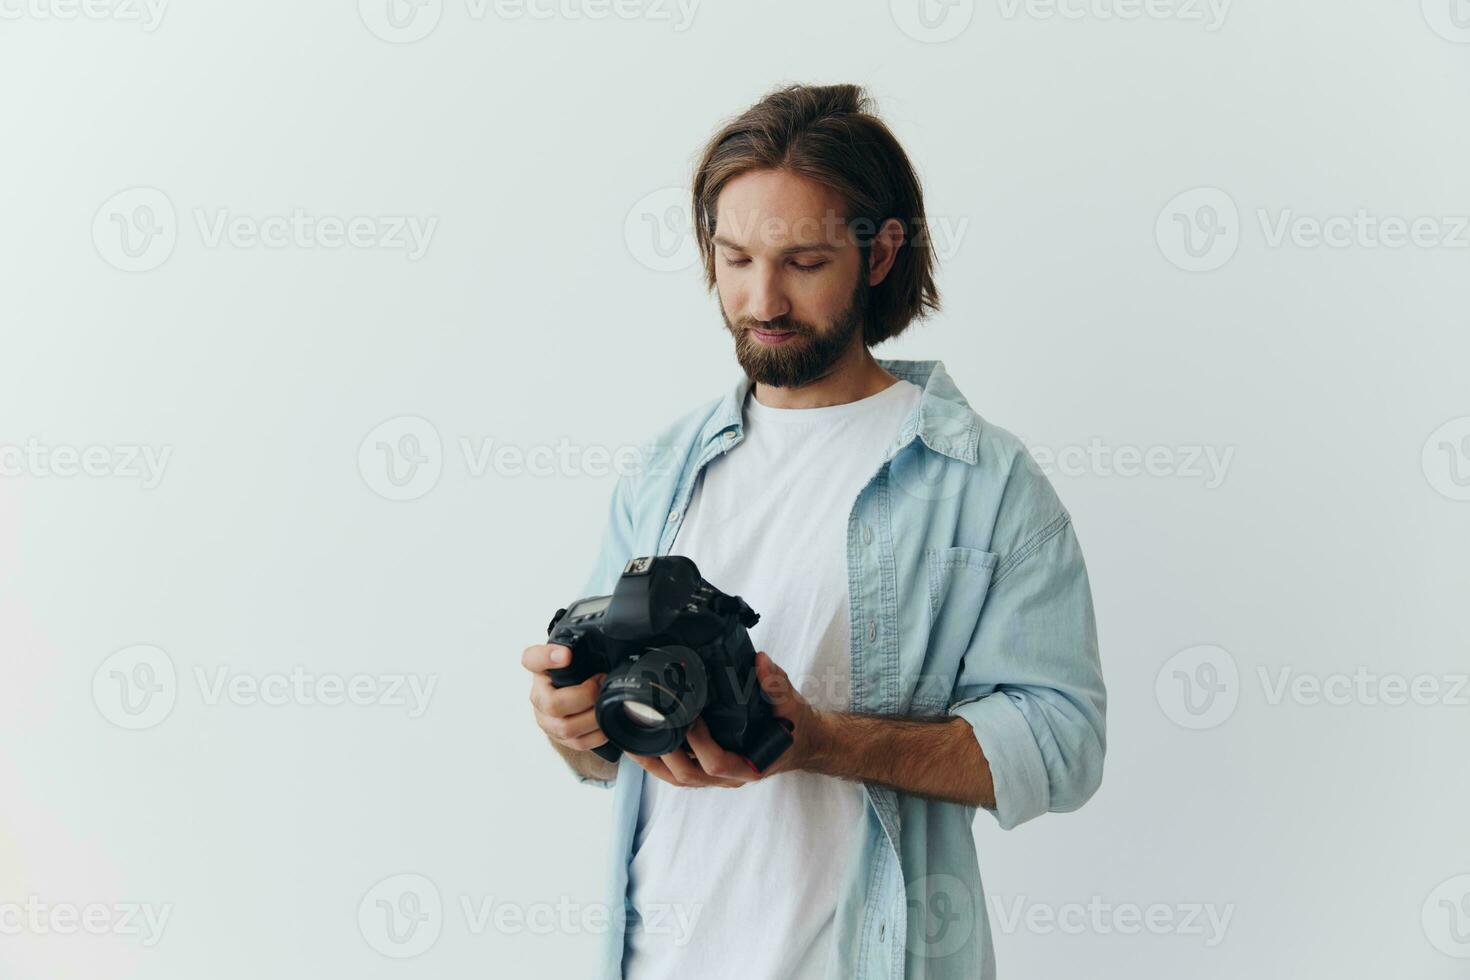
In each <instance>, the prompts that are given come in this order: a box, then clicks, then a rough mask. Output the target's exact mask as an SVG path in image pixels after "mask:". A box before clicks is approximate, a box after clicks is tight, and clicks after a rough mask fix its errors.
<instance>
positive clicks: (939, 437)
mask: <svg viewBox="0 0 1470 980" xmlns="http://www.w3.org/2000/svg"><path fill="white" fill-rule="evenodd" d="M875 360H877V362H878V364H879V365H881V366H882V367H883V368H884V369H885V370H886V371H888V373H889V374H892V375H893V376H894V377H896V378H900V379H902V380H904V381H911V382H913V383H914V384H916V385H918V386H919V387H920V388H922V389H923V395H922V396H921V397H920V398H919V407H918V408H917V409H916V410H915V411H914V413H913V414H912V415H910V416H909V417H908V418H907V419H906V420H905V421H904V424H903V427H902V428H901V429H900V430H899V434H898V438H897V440H895V442H894V443H893V445H892V446H891V447H889V450H888V454H887V456H885V457H884V458H885V459H892V458H893V457H894V456H895V455H896V454H897V453H898V451H899V450H900V449H902V448H903V447H904V446H905V445H907V444H908V443H909V442H910V441H911V440H912V439H913V438H914V436H915V434H917V435H918V437H919V439H920V440H922V441H923V443H924V445H926V446H928V447H929V448H930V449H932V450H934V451H935V452H936V453H942V454H943V455H945V456H949V457H951V458H952V459H957V460H960V461H962V462H965V463H970V464H972V465H973V464H974V463H975V461H976V459H977V458H978V456H979V446H980V416H978V415H976V414H975V411H974V409H972V408H971V407H970V403H969V402H967V401H965V396H964V395H962V394H960V391H959V389H958V388H956V387H955V383H954V381H953V380H952V379H951V378H950V376H949V372H948V371H946V370H945V369H944V362H943V361H900V360H891V359H885V358H881V357H880V358H876V359H875ZM750 388H751V381H750V379H749V378H748V377H746V376H745V375H744V374H743V373H742V374H741V375H740V380H738V381H737V382H735V385H734V387H732V388H731V389H730V390H729V392H728V393H726V395H725V396H724V397H723V398H721V399H720V403H719V404H718V405H717V406H716V407H715V411H714V414H713V415H711V416H710V418H709V421H708V422H706V423H705V425H704V429H703V431H702V432H701V433H700V439H699V441H700V445H701V446H708V445H709V444H710V443H712V442H718V441H720V440H721V439H728V440H729V441H730V442H731V443H732V444H733V443H735V442H738V441H739V440H740V439H741V438H742V437H743V436H744V434H745V433H744V417H743V414H742V411H741V409H742V408H743V407H744V405H745V396H746V395H747V394H748V393H749V391H750ZM726 433H729V435H728V436H727V435H726Z"/></svg>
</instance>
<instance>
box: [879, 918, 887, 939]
mask: <svg viewBox="0 0 1470 980" xmlns="http://www.w3.org/2000/svg"><path fill="white" fill-rule="evenodd" d="M887 932H888V923H886V922H880V923H878V942H880V943H881V942H882V941H883V936H884V934H885V933H887Z"/></svg>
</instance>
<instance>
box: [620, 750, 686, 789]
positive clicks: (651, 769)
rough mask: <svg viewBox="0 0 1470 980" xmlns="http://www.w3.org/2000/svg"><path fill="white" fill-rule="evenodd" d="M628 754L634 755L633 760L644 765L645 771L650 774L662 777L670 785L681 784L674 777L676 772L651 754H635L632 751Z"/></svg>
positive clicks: (657, 777) (658, 777)
mask: <svg viewBox="0 0 1470 980" xmlns="http://www.w3.org/2000/svg"><path fill="white" fill-rule="evenodd" d="M628 755H630V756H632V758H633V761H634V762H636V763H638V765H640V766H642V767H643V769H644V771H646V772H647V773H648V774H649V775H650V776H653V777H654V778H656V779H662V780H663V781H664V782H666V783H668V784H669V785H670V786H678V785H680V784H679V781H678V780H677V779H675V778H674V774H673V773H671V772H669V767H668V766H666V765H664V764H663V762H661V761H660V760H659V759H657V758H655V757H653V756H649V755H633V753H631V752H629V753H628Z"/></svg>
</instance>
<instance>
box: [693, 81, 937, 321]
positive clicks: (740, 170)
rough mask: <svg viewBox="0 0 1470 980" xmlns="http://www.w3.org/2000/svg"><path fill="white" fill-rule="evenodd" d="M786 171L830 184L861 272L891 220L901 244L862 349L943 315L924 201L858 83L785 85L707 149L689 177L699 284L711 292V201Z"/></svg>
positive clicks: (876, 294) (874, 296)
mask: <svg viewBox="0 0 1470 980" xmlns="http://www.w3.org/2000/svg"><path fill="white" fill-rule="evenodd" d="M770 169H778V170H787V171H790V172H791V173H794V174H798V175H800V176H802V177H807V178H810V179H812V180H815V181H818V182H820V183H822V184H825V185H827V186H828V187H830V188H832V189H833V190H834V191H836V192H837V193H838V194H839V195H840V196H841V197H842V200H843V203H844V206H845V208H846V213H845V215H844V217H845V219H846V223H847V225H848V227H849V228H851V229H852V230H853V233H854V235H855V237H857V238H858V241H859V248H860V250H861V254H862V269H863V271H864V272H866V271H867V267H868V255H869V251H870V249H871V245H872V236H873V235H874V233H876V232H877V230H878V229H879V228H881V227H882V225H883V222H885V221H886V220H888V219H889V218H897V219H898V220H899V222H901V223H902V225H903V228H904V241H903V244H902V245H901V246H900V247H899V249H898V254H897V255H896V257H895V258H894V261H893V266H892V267H891V268H890V269H889V270H888V275H887V276H885V277H884V279H883V281H882V282H881V283H879V284H878V285H877V286H875V287H873V290H872V293H871V300H872V306H871V310H870V315H869V318H868V321H867V322H866V323H865V324H864V325H863V341H864V342H865V343H866V344H867V345H868V346H869V347H872V346H873V345H875V344H878V343H880V342H882V341H884V340H888V339H889V338H890V337H896V336H898V335H899V334H900V333H902V332H903V330H904V329H905V328H906V327H908V325H909V323H910V322H911V321H913V320H914V319H915V318H922V317H924V316H926V315H928V314H929V313H932V312H937V311H938V310H939V289H938V287H937V286H935V284H934V250H933V248H931V247H930V242H929V233H928V222H927V220H926V219H925V217H924V195H923V192H922V191H921V190H920V188H919V178H918V176H917V175H916V174H915V173H914V168H913V166H912V165H911V164H910V163H909V159H908V156H907V155H906V154H905V153H904V152H903V147H902V146H900V145H899V142H898V140H897V139H895V138H894V136H893V133H892V132H890V131H889V129H888V127H887V126H886V125H884V123H883V121H882V120H880V119H879V118H878V117H877V116H876V115H875V114H874V112H873V105H872V101H871V100H870V99H869V97H868V95H867V94H866V93H865V92H864V91H863V89H862V88H861V87H860V86H858V85H788V86H786V87H784V88H779V89H776V90H775V91H772V92H770V93H769V94H767V95H766V96H765V97H763V98H762V99H761V100H760V101H759V102H757V103H756V104H755V105H753V106H751V107H750V108H749V109H746V110H745V111H744V112H742V113H741V114H740V115H738V116H736V117H735V118H734V119H732V120H730V121H729V122H728V123H726V124H725V125H724V127H723V128H721V129H720V131H719V132H717V133H716V134H715V135H714V136H712V137H710V140H709V142H708V143H707V144H705V148H704V151H703V153H702V154H701V158H700V162H699V166H698V168H697V169H696V170H695V174H694V185H693V193H694V201H693V209H694V210H693V214H694V231H695V236H696V238H697V240H698V243H699V253H700V258H701V259H702V260H703V262H704V271H705V285H706V286H707V287H708V288H709V289H714V287H715V250H714V241H713V238H714V235H715V213H716V209H715V203H716V201H718V199H719V196H720V191H721V190H722V189H723V188H724V186H725V185H726V184H727V183H729V182H730V181H731V180H733V179H734V178H736V177H738V176H740V175H741V174H744V173H747V172H749V171H752V170H770Z"/></svg>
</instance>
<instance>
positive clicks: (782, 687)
mask: <svg viewBox="0 0 1470 980" xmlns="http://www.w3.org/2000/svg"><path fill="white" fill-rule="evenodd" d="M755 658H756V659H755V666H756V675H757V677H758V678H759V679H760V684H761V690H762V691H765V692H766V694H767V695H769V696H770V699H771V700H772V701H773V702H775V703H777V704H780V703H781V702H782V701H785V700H788V699H789V698H788V695H789V694H790V692H791V680H790V678H788V677H787V676H786V671H784V670H782V669H781V667H780V666H779V665H778V664H777V663H776V662H775V661H774V660H772V659H771V658H770V657H769V656H767V655H766V652H765V651H764V650H760V651H757V652H756V655H755Z"/></svg>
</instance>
